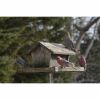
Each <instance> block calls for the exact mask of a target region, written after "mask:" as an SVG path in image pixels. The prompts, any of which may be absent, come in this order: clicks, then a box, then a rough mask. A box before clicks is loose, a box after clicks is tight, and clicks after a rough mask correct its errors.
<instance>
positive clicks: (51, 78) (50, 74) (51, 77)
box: [49, 72, 54, 83]
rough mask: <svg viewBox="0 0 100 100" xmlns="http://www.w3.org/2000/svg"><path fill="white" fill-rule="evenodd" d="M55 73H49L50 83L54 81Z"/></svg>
mask: <svg viewBox="0 0 100 100" xmlns="http://www.w3.org/2000/svg"><path fill="white" fill-rule="evenodd" d="M53 82H54V81H53V73H52V72H51V73H49V83H53Z"/></svg>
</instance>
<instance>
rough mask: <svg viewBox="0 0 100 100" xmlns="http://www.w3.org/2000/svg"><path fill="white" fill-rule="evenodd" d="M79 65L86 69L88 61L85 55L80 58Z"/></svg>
mask: <svg viewBox="0 0 100 100" xmlns="http://www.w3.org/2000/svg"><path fill="white" fill-rule="evenodd" d="M79 65H80V66H81V67H84V68H85V67H86V59H85V57H84V56H83V55H81V56H80V58H79Z"/></svg>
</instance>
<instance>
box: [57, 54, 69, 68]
mask: <svg viewBox="0 0 100 100" xmlns="http://www.w3.org/2000/svg"><path fill="white" fill-rule="evenodd" d="M57 63H58V64H59V65H60V67H62V68H63V67H66V66H67V67H68V65H69V61H68V60H66V59H64V58H62V57H60V56H57Z"/></svg>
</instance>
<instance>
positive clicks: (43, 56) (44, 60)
mask: <svg viewBox="0 0 100 100" xmlns="http://www.w3.org/2000/svg"><path fill="white" fill-rule="evenodd" d="M31 55H32V61H33V62H32V63H33V66H36V67H38V66H39V67H40V66H41V67H49V62H50V57H51V52H50V51H49V50H48V49H46V48H44V47H43V46H39V47H38V48H37V49H36V50H35V51H34V52H32V54H31ZM42 65H43V66H42Z"/></svg>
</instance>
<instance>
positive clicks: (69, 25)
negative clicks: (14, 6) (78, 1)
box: [0, 17, 100, 82]
mask: <svg viewBox="0 0 100 100" xmlns="http://www.w3.org/2000/svg"><path fill="white" fill-rule="evenodd" d="M67 32H69V33H70V35H71V38H72V39H73V42H74V43H75V46H76V48H77V49H79V48H80V47H81V48H82V49H81V52H82V53H83V54H84V55H86V58H87V61H88V63H91V62H92V63H93V64H95V63H96V64H97V65H99V57H100V56H99V51H98V50H99V34H100V23H99V17H98V18H94V17H92V18H90V17H77V18H72V17H1V18H0V82H14V79H15V77H16V82H47V78H48V77H46V78H43V77H44V76H45V75H41V74H40V76H41V77H40V78H38V75H29V76H27V75H16V76H15V60H16V57H18V56H19V55H20V56H22V57H24V58H26V56H27V52H28V50H30V48H32V46H33V45H34V44H35V43H36V42H37V41H44V40H46V41H49V42H58V43H63V38H64V37H65V34H66V35H67ZM93 34H94V35H93ZM87 47H88V48H87ZM86 48H87V49H86ZM27 60H28V59H27ZM89 66H90V67H88V68H95V70H97V69H98V68H97V66H95V65H89ZM91 66H94V67H91ZM95 70H93V71H91V69H88V71H87V73H88V74H87V76H88V79H91V78H90V76H91V73H92V74H93V75H92V78H93V79H94V80H96V81H97V82H99V80H100V79H99V77H98V76H99V72H98V75H96V73H97V72H96V71H95ZM89 73H90V74H89ZM94 74H95V76H94ZM77 75H78V76H80V74H77ZM77 75H76V76H77ZM85 75H86V73H85ZM89 75H90V76H89ZM35 76H37V77H35ZM73 76H75V74H72V73H70V72H69V73H61V74H57V75H55V82H76V77H73ZM81 76H82V75H81ZM83 76H84V73H83ZM94 77H96V78H94ZM18 79H19V80H18Z"/></svg>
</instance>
